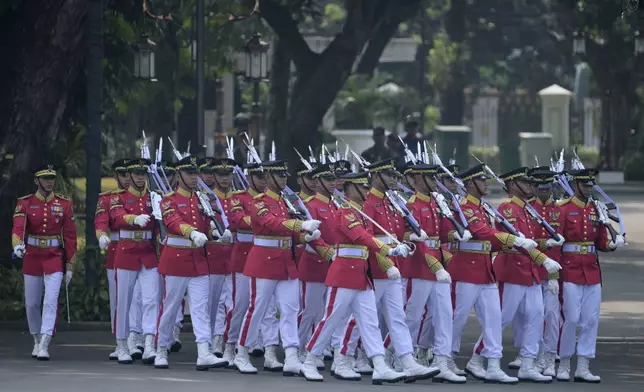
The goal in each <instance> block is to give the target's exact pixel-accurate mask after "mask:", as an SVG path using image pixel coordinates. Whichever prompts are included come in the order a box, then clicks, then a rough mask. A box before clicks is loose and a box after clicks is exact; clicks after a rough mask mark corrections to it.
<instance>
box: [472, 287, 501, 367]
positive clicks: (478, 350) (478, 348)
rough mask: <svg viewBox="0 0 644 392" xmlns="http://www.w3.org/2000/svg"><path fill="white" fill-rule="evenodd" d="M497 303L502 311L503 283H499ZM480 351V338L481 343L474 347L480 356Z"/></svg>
mask: <svg viewBox="0 0 644 392" xmlns="http://www.w3.org/2000/svg"><path fill="white" fill-rule="evenodd" d="M499 302H500V303H501V309H503V282H499ZM484 328H485V327H484ZM481 351H483V339H482V338H481V343H479V345H478V346H477V347H476V354H478V355H481Z"/></svg>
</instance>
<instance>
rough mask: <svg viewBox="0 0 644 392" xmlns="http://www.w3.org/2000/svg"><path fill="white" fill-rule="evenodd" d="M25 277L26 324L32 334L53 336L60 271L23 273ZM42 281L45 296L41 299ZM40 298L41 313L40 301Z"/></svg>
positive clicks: (61, 276)
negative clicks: (42, 273) (34, 273)
mask: <svg viewBox="0 0 644 392" xmlns="http://www.w3.org/2000/svg"><path fill="white" fill-rule="evenodd" d="M24 277H25V309H26V311H27V324H28V325H29V333H31V334H32V335H34V334H37V333H41V334H47V335H51V336H53V335H54V333H55V331H56V316H57V315H58V293H60V284H61V283H62V281H63V273H62V272H54V273H53V274H49V275H44V276H33V275H24ZM43 281H44V283H45V284H44V286H45V298H44V300H42V288H43ZM41 300H42V313H41V302H40V301H41Z"/></svg>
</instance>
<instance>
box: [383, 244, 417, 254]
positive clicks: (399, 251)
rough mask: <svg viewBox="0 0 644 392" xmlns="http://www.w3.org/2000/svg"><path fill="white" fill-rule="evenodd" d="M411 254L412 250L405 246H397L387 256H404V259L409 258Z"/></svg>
mask: <svg viewBox="0 0 644 392" xmlns="http://www.w3.org/2000/svg"><path fill="white" fill-rule="evenodd" d="M410 252H411V249H409V247H408V246H407V245H405V244H400V245H398V246H396V247H395V248H392V249H391V250H390V251H389V252H388V254H387V256H402V257H407V256H409V253H410Z"/></svg>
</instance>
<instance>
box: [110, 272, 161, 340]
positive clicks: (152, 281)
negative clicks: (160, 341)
mask: <svg viewBox="0 0 644 392" xmlns="http://www.w3.org/2000/svg"><path fill="white" fill-rule="evenodd" d="M137 280H140V281H141V306H142V314H143V316H142V322H141V325H142V332H143V333H144V334H145V335H154V334H155V333H156V330H157V318H158V316H159V274H158V273H157V269H156V267H155V268H150V269H147V268H145V267H144V266H141V270H140V271H130V270H125V269H120V268H117V269H116V321H115V323H116V339H117V340H125V339H127V337H128V334H129V332H130V317H129V314H130V307H131V305H132V303H133V300H132V299H133V297H134V286H136V281H137Z"/></svg>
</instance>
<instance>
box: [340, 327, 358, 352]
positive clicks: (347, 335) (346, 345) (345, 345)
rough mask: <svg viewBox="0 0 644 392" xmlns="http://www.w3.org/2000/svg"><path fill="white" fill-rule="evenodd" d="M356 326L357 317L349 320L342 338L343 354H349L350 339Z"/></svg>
mask: <svg viewBox="0 0 644 392" xmlns="http://www.w3.org/2000/svg"><path fill="white" fill-rule="evenodd" d="M355 327H356V319H355V318H352V319H351V320H350V321H349V325H347V330H346V331H345V333H344V339H343V340H342V350H340V353H341V354H342V355H347V351H349V340H351V334H352V333H353V329H354V328H355Z"/></svg>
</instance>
